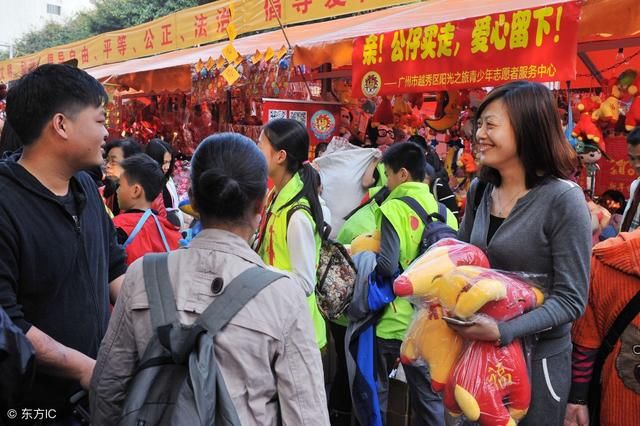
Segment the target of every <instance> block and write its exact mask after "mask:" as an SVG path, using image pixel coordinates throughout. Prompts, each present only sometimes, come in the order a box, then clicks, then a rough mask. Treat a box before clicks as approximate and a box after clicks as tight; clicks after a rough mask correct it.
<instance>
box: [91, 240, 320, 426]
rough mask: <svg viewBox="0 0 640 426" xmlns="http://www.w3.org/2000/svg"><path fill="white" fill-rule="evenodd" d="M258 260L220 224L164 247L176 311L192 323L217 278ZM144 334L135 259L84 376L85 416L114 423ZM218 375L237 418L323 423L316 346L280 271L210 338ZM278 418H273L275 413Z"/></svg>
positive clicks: (303, 305) (146, 318)
mask: <svg viewBox="0 0 640 426" xmlns="http://www.w3.org/2000/svg"><path fill="white" fill-rule="evenodd" d="M254 265H260V266H264V263H263V262H262V260H261V259H260V257H259V256H258V255H257V254H256V253H255V252H253V251H252V250H251V249H250V247H249V246H248V245H247V243H246V242H245V241H244V240H243V239H242V238H240V237H238V236H237V235H235V234H232V233H229V232H226V231H222V230H213V229H209V230H204V231H202V232H201V233H200V234H199V235H198V236H197V237H196V238H195V239H194V240H193V241H192V242H191V247H190V248H189V249H186V250H178V251H175V252H172V253H171V254H170V255H169V271H170V279H171V283H172V284H173V288H174V292H175V295H176V302H177V303H176V304H177V307H178V318H179V320H180V322H182V323H183V324H192V323H193V322H194V321H195V320H196V318H197V317H198V315H200V314H201V313H202V311H204V310H205V309H206V308H207V306H209V304H210V303H211V302H212V301H213V300H214V298H215V297H214V295H213V293H212V291H211V283H212V281H213V279H214V278H215V277H221V278H222V279H223V280H224V286H226V285H227V284H228V283H230V282H231V280H232V279H233V278H234V277H236V276H237V275H239V274H240V273H241V272H243V271H244V270H246V269H248V268H249V267H251V266H254ZM151 336H152V329H151V319H150V315H149V309H148V301H147V295H146V292H145V286H144V281H143V272H142V260H141V259H140V260H138V261H136V262H134V263H133V264H132V265H131V266H130V267H129V270H128V271H127V275H126V278H125V282H124V285H123V287H122V290H121V293H120V296H119V297H118V301H117V303H116V306H115V309H114V311H113V314H112V317H111V321H110V322H109V328H108V330H107V334H106V336H105V337H104V340H103V341H102V344H101V346H100V352H99V354H98V360H97V364H96V368H95V370H94V374H93V379H92V381H91V394H90V396H91V413H92V424H94V425H99V426H100V425H113V424H117V422H118V419H119V417H120V413H121V410H122V404H123V400H124V398H125V391H126V389H127V385H128V384H129V381H130V380H131V378H132V374H133V372H134V370H135V368H136V365H137V363H138V361H139V360H140V359H141V357H142V355H143V353H144V350H145V348H146V346H147V343H148V342H149V340H150V338H151ZM215 343H216V345H215V353H216V359H217V360H218V365H219V367H220V370H221V371H222V375H223V377H224V381H225V383H226V385H227V388H228V390H229V395H230V396H231V398H232V399H233V402H234V405H235V407H236V410H237V412H238V415H239V417H240V420H241V422H242V424H243V425H276V424H284V425H328V424H329V417H328V412H327V408H326V407H327V401H326V396H325V390H324V378H323V372H322V363H321V359H320V352H319V350H318V347H317V345H316V343H315V339H314V332H313V325H312V323H311V315H310V314H309V310H308V306H307V300H306V298H305V295H304V293H303V291H302V289H301V288H300V286H299V285H297V284H296V283H295V282H294V281H293V280H292V279H290V278H281V279H279V280H277V281H275V282H274V283H272V284H271V285H269V286H268V287H267V288H266V289H264V290H262V291H261V292H260V293H259V294H258V295H257V296H256V297H255V298H254V299H252V300H251V301H250V302H249V303H247V305H246V306H245V307H244V308H243V309H242V310H241V311H240V312H239V313H238V314H237V315H236V316H235V318H234V319H233V320H231V322H230V323H229V325H228V326H227V327H226V328H225V329H223V330H222V331H221V332H220V333H219V334H218V336H217V337H216V339H215ZM278 419H281V423H279V420H278Z"/></svg>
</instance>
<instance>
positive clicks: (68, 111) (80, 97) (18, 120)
mask: <svg viewBox="0 0 640 426" xmlns="http://www.w3.org/2000/svg"><path fill="white" fill-rule="evenodd" d="M107 100H108V97H107V92H105V90H104V87H102V85H101V84H100V83H99V82H98V80H96V79H95V78H93V77H92V76H90V75H89V74H87V73H86V72H85V71H83V70H81V69H78V68H74V67H72V66H69V65H62V64H46V65H41V66H39V67H38V68H36V69H34V70H33V71H31V72H29V73H28V74H25V75H24V76H22V77H21V78H20V79H19V80H18V81H17V82H16V83H14V84H12V85H11V88H10V89H9V93H8V95H7V121H8V122H9V123H11V126H12V127H13V130H14V131H15V132H16V134H17V135H18V137H19V138H20V140H21V141H22V143H23V145H25V146H28V145H30V144H32V143H33V142H34V141H35V140H36V139H38V138H39V137H40V135H41V134H42V130H43V129H44V127H45V125H46V123H47V122H48V121H49V120H51V118H52V117H53V116H54V115H55V114H57V113H63V114H65V115H66V116H68V117H71V118H72V117H73V116H74V115H75V114H77V113H78V112H80V111H81V110H83V109H85V108H87V107H95V108H99V107H100V106H101V105H104V104H105V103H106V102H107Z"/></svg>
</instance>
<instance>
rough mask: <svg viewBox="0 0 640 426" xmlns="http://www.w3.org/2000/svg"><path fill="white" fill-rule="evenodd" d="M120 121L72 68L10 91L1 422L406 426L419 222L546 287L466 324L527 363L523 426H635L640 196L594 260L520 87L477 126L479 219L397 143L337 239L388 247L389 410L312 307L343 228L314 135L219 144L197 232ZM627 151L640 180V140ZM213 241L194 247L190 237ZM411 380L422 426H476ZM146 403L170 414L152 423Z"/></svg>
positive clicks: (166, 157) (365, 184) (565, 171)
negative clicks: (326, 193) (331, 237)
mask: <svg viewBox="0 0 640 426" xmlns="http://www.w3.org/2000/svg"><path fill="white" fill-rule="evenodd" d="M106 101H107V94H106V92H105V90H104V88H103V87H102V85H101V84H100V83H99V82H98V81H96V80H95V79H94V78H93V77H91V76H89V75H88V74H87V73H86V72H84V71H82V70H80V69H77V68H74V67H71V66H68V65H53V64H49V65H42V66H39V67H38V68H36V69H34V70H33V71H31V72H29V73H28V74H26V75H25V76H23V77H22V78H20V79H19V80H18V81H16V82H14V83H12V85H11V87H10V89H9V91H8V94H7V105H6V123H4V128H3V130H2V136H1V139H0V146H1V147H2V151H3V160H1V161H0V185H1V187H2V189H3V196H2V197H0V252H1V253H2V255H1V256H0V306H1V308H2V309H1V310H0V330H1V333H0V410H2V411H1V412H0V424H3V423H7V424H14V423H11V422H15V424H56V425H78V424H87V423H88V422H89V421H90V422H91V423H92V424H95V425H111V424H196V423H197V422H198V421H199V422H200V424H213V423H215V424H218V423H219V424H223V423H224V424H243V425H275V424H286V425H302V424H305V425H316V424H318V425H328V424H332V425H339V426H341V425H351V424H355V422H356V419H357V421H359V423H360V424H363V425H364V424H371V425H377V424H387V414H388V411H389V407H388V401H389V399H390V392H393V391H392V390H391V389H390V386H389V381H390V376H394V375H396V374H397V370H398V368H399V358H400V351H401V345H402V343H403V340H404V339H405V336H406V334H407V330H408V329H409V326H410V324H411V321H412V318H413V317H414V314H415V310H416V307H415V306H414V305H412V304H411V303H410V302H409V301H408V300H407V299H405V298H400V297H395V295H393V293H392V292H391V290H390V289H391V288H392V286H391V283H392V282H393V280H394V278H396V277H397V276H398V274H399V273H401V272H402V271H403V270H405V269H406V268H408V267H409V265H411V263H412V262H413V261H414V260H415V259H416V258H417V257H419V256H420V255H421V254H422V250H423V249H424V247H423V243H424V242H423V233H424V232H423V231H424V230H425V227H426V225H427V223H426V221H424V220H419V221H415V220H413V219H415V216H416V215H417V217H420V218H422V215H421V213H422V212H423V211H424V212H426V215H436V217H437V219H438V220H440V221H441V222H442V224H443V226H446V227H447V229H448V230H449V232H451V233H452V234H454V235H457V238H458V239H459V240H460V241H464V242H467V243H471V244H472V245H474V246H476V247H478V248H480V249H481V250H482V251H483V252H484V253H486V256H487V258H488V259H489V261H490V264H491V265H492V267H493V268H496V269H500V270H503V271H514V272H516V271H526V272H528V273H532V274H540V275H543V276H545V277H546V279H545V280H544V282H543V284H542V286H543V290H544V292H545V296H546V297H545V300H544V303H542V304H541V305H540V306H538V307H537V308H535V309H532V310H531V311H529V312H527V313H524V314H523V315H520V316H517V317H515V318H513V319H510V320H508V321H496V320H493V319H491V318H488V317H478V318H477V319H476V320H475V322H474V323H473V324H464V325H455V324H450V325H449V326H450V327H451V328H452V329H453V330H454V331H455V332H456V333H457V334H458V335H459V336H460V337H462V338H464V339H466V340H469V341H485V342H492V344H495V346H496V347H504V346H507V345H509V344H510V343H511V342H513V341H515V340H518V339H520V340H522V341H524V342H527V344H528V345H529V347H530V348H531V356H530V359H529V360H528V363H529V364H528V372H529V377H530V381H531V402H530V405H529V409H528V412H527V413H526V415H525V416H524V418H523V420H522V421H521V422H520V424H523V425H561V424H564V425H567V426H569V425H581V426H586V425H588V424H590V423H589V422H590V420H591V424H597V423H598V422H600V423H602V424H609V425H631V424H635V422H636V419H635V418H636V416H635V414H637V413H640V395H639V394H640V375H639V374H638V369H639V368H640V367H639V366H640V357H639V356H638V351H637V348H638V347H639V346H638V345H640V331H639V328H638V327H639V326H640V322H639V321H640V320H639V319H638V318H636V316H637V315H636V314H637V312H638V305H640V300H638V299H639V298H638V297H637V294H638V291H639V290H640V285H639V284H640V280H639V277H640V261H639V259H640V230H636V228H638V226H639V224H640V209H639V208H638V207H639V204H640V185H638V183H637V182H638V181H634V183H633V184H632V186H631V200H630V202H629V203H627V204H626V208H625V207H624V204H625V201H624V197H623V198H622V199H620V197H619V195H617V194H614V193H609V194H603V196H602V197H601V200H602V202H601V205H602V206H604V207H605V208H607V209H608V210H609V211H610V212H611V213H613V212H615V214H618V215H619V218H618V219H617V222H612V223H611V226H610V228H611V229H608V230H606V232H605V231H604V230H600V231H599V234H598V241H599V240H605V241H603V242H602V243H600V244H597V245H596V246H595V248H593V247H592V246H593V243H594V239H593V238H594V228H593V217H592V216H593V211H594V209H590V207H589V204H588V203H587V201H585V194H584V193H583V190H582V189H581V188H580V187H579V186H578V185H577V184H576V183H574V182H573V181H572V180H571V178H572V176H574V173H575V171H576V167H577V156H576V153H575V151H574V150H573V148H572V147H571V146H570V144H569V143H568V142H567V140H566V138H565V136H564V132H563V128H562V124H561V120H560V116H559V114H558V109H557V105H556V101H555V99H554V97H553V95H552V93H551V92H550V91H549V90H548V89H547V88H546V87H545V86H543V85H541V84H538V83H531V82H525V81H517V82H512V83H508V84H505V85H504V86H501V87H497V88H495V89H494V90H492V91H491V92H490V93H489V95H488V96H487V97H486V99H484V100H483V102H482V103H481V105H480V106H479V108H478V110H477V112H476V119H475V123H474V146H475V155H476V160H477V162H478V164H479V166H480V171H479V174H478V178H477V179H475V180H474V181H473V183H472V184H471V187H470V189H469V192H468V195H467V200H468V201H467V202H466V208H465V209H464V214H462V212H461V209H460V207H459V206H458V203H457V202H456V197H455V195H454V194H453V192H452V191H451V188H450V187H449V184H448V176H447V173H446V170H444V168H443V167H442V162H441V161H440V159H439V158H438V156H437V154H436V153H435V152H434V151H433V149H432V147H430V146H429V145H428V144H427V143H426V141H425V139H424V138H423V137H421V136H418V135H413V136H410V137H407V138H406V141H403V142H395V140H394V139H393V138H391V137H390V136H391V135H389V132H390V130H389V129H386V128H384V126H379V127H377V130H376V132H377V133H376V136H377V137H376V138H374V139H377V142H378V143H377V149H378V151H377V154H375V156H374V160H373V161H372V162H371V163H370V165H369V167H368V168H367V170H366V171H365V172H364V174H363V176H362V178H361V182H360V184H361V186H362V190H363V192H365V193H366V196H365V198H364V199H363V200H362V202H361V204H360V205H359V206H357V208H356V209H354V210H353V211H352V213H351V214H349V216H348V217H347V218H345V219H346V221H345V223H344V225H343V226H342V229H340V230H335V231H338V232H337V240H338V241H339V243H342V244H344V245H345V246H347V247H348V246H349V245H350V244H351V243H352V242H353V240H354V239H355V238H356V237H357V236H358V235H359V234H360V233H362V231H366V232H370V233H377V235H378V237H377V239H378V241H379V244H378V247H377V248H376V250H375V255H372V256H373V257H371V258H369V259H370V262H369V263H368V264H367V266H366V267H361V264H360V263H359V264H358V280H359V281H362V280H363V278H362V277H363V276H364V281H365V282H367V278H368V279H369V280H370V281H371V280H373V281H375V283H376V284H375V286H376V287H375V288H376V291H379V292H380V293H381V294H382V293H384V292H385V291H386V292H387V293H386V296H385V298H383V300H384V302H382V303H379V304H378V305H377V307H376V308H375V309H371V311H372V312H371V313H370V316H369V318H370V321H371V323H372V324H373V327H374V331H373V334H372V337H371V342H372V347H373V348H374V350H373V353H370V354H369V355H370V357H371V358H372V359H373V363H372V365H373V366H374V369H373V371H371V374H372V377H374V379H375V380H374V382H373V386H374V389H375V398H374V397H373V396H372V395H368V394H360V395H355V394H356V392H355V391H354V386H356V385H357V383H356V384H354V381H353V380H352V377H349V375H350V373H349V372H350V371H351V370H352V368H353V367H352V365H350V364H351V359H350V357H349V348H348V347H347V346H348V342H349V339H350V333H351V330H352V329H351V328H350V327H349V318H347V317H346V316H344V315H343V316H342V317H340V318H338V319H335V320H327V319H326V318H325V316H324V315H323V313H322V312H321V310H320V309H319V306H318V303H317V300H316V298H317V295H316V287H317V284H318V265H319V263H320V256H321V252H322V250H323V247H324V246H325V244H326V242H327V235H328V234H329V232H330V231H331V225H332V223H333V222H334V221H332V217H331V211H330V209H329V208H327V205H326V203H325V202H324V200H323V186H322V182H321V179H320V176H321V174H320V173H319V172H318V170H317V169H318V166H317V164H314V163H310V162H309V161H308V157H309V151H310V144H309V135H308V133H307V129H306V128H305V126H304V125H303V124H301V123H300V122H298V121H295V120H288V119H278V120H273V121H270V122H269V123H267V124H266V125H265V126H264V128H263V130H262V133H261V135H260V138H259V141H258V143H257V144H256V143H254V142H253V141H252V140H250V139H248V138H247V137H244V136H242V135H239V134H232V133H219V134H214V135H211V136H208V137H206V138H204V140H203V141H202V142H201V143H200V144H199V145H198V147H197V149H196V151H195V153H194V154H193V158H192V161H191V170H190V177H191V185H190V189H189V200H190V205H191V208H192V213H193V215H194V216H195V218H192V217H190V216H189V215H186V214H185V213H183V212H182V211H181V209H180V200H179V197H178V194H177V192H176V187H175V184H174V183H173V180H172V171H173V164H174V155H173V151H172V148H171V146H169V145H168V144H167V143H166V142H164V141H163V140H160V139H154V140H151V141H150V142H149V143H148V144H146V145H144V146H142V145H141V144H139V143H137V142H135V141H132V140H116V141H110V142H109V143H106V144H105V141H106V138H107V131H106V129H105V111H104V104H105V102H106ZM407 136H409V135H407ZM628 146H629V160H630V161H631V163H632V164H633V166H634V167H635V168H636V170H637V171H638V173H639V174H640V128H636V129H635V130H634V131H632V132H631V133H630V134H629V136H628ZM326 149H327V147H326V146H318V147H317V148H316V151H315V155H316V156H317V157H320V156H322V155H324V150H326ZM329 155H339V154H329ZM268 180H270V181H271V182H272V184H273V187H272V188H271V189H268ZM443 209H444V210H443ZM443 212H444V213H443ZM192 221H193V223H192ZM195 222H197V223H198V229H199V232H197V235H195V236H193V234H189V236H188V237H187V233H186V232H183V233H181V231H185V230H187V229H188V228H189V227H190V226H193V224H194V223H195ZM190 223H191V225H190ZM616 223H618V224H619V227H618V226H617V225H616ZM607 237H609V238H608V239H606V238H607ZM152 253H156V255H150V254H152ZM141 258H142V259H141ZM154 268H155V269H154ZM367 268H369V269H368V270H367ZM274 271H275V272H276V273H275V274H274ZM365 271H367V272H365ZM248 276H251V277H253V278H252V279H251V280H250V279H248V278H247V277H248ZM262 281H264V283H262V284H261V286H260V287H256V286H257V284H256V285H255V286H252V282H253V283H256V282H262ZM378 286H379V287H378ZM254 287H255V288H254ZM372 291H373V290H372ZM369 299H370V300H371V294H370V295H369ZM216 301H220V302H221V303H219V304H216ZM634 301H635V302H634ZM354 303H355V302H354ZM236 305H237V306H236ZM209 307H212V309H208V308H209ZM214 308H215V309H214ZM234 309H235V310H234ZM621 312H623V314H624V315H620V313H621ZM225 315H226V316H225ZM223 318H224V319H223ZM621 318H622V319H621ZM178 323H179V324H181V325H182V327H176V325H177V324H178ZM172 325H173V326H172ZM205 336H209V337H210V339H209V341H210V344H209V346H207V345H206V344H205V343H204V342H205V341H207V338H206V337H205ZM214 338H215V345H214V344H213V341H214ZM433 344H434V345H435V344H438V342H434V343H433ZM185 348H186V349H185ZM331 348H333V349H331ZM330 350H333V351H335V357H336V359H337V362H336V364H337V365H336V366H335V368H333V369H332V371H331V373H333V374H332V375H330V374H328V373H329V364H330V363H329V362H327V360H328V359H329V358H331V357H330V356H329V353H328V352H329V351H330ZM154 351H155V352H154ZM163 351H164V352H163ZM195 352H197V356H194V353H195ZM158 353H160V354H161V356H160V355H157V356H156V357H154V354H158ZM167 365H175V366H176V367H175V368H174V367H171V368H174V369H173V370H167V369H164V370H163V368H169V367H166V366H167ZM185 369H186V373H185ZM401 369H402V370H403V372H404V376H405V378H406V383H407V387H408V392H409V395H410V401H411V404H410V411H412V413H413V414H412V415H411V419H412V423H413V424H416V425H444V424H449V425H453V424H461V422H463V420H461V419H459V418H455V417H453V416H451V415H450V414H449V413H447V412H446V410H445V408H444V404H443V400H442V396H441V395H440V394H439V393H438V392H435V391H434V389H433V388H432V385H431V378H430V372H429V368H428V366H425V365H408V364H406V365H402V368H401ZM180 377H182V378H183V379H184V380H183V381H184V383H182V382H179V381H178V380H179V378H180ZM185 377H186V379H185ZM208 386H215V388H213V389H212V388H207V387H208ZM140 389H145V390H146V391H147V393H144V394H141V393H140ZM201 389H207V391H206V392H205V395H204V396H202V395H201V394H200V392H199V390H201ZM594 389H595V390H594ZM83 390H84V392H83ZM149 395H155V397H156V398H158V399H156V400H153V401H155V402H154V403H153V404H150V403H148V404H144V402H145V401H147V402H148V401H150V399H148V398H151V396H149ZM158 395H160V396H158ZM354 395H355V396H354ZM145 398H146V399H145ZM374 399H375V401H376V403H375V404H368V402H370V401H369V400H374ZM194 400H195V402H194ZM140 401H142V404H138V402H140ZM189 401H191V402H189ZM136 404H138V405H136ZM158 407H161V408H158ZM371 407H373V408H371ZM145 416H147V417H145ZM148 416H151V417H148ZM153 416H155V417H153ZM150 419H156V420H155V421H154V420H150ZM203 419H209V420H203ZM161 420H162V421H164V422H165V423H162V422H161ZM145 422H146V423H145ZM194 422H196V423H194Z"/></svg>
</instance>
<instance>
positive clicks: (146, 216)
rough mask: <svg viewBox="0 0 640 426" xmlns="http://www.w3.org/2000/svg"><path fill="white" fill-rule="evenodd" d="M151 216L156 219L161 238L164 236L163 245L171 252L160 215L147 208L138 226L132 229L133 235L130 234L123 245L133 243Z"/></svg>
mask: <svg viewBox="0 0 640 426" xmlns="http://www.w3.org/2000/svg"><path fill="white" fill-rule="evenodd" d="M149 218H153V220H154V221H155V223H156V228H157V229H158V233H160V238H162V245H163V246H164V248H165V250H166V251H167V252H170V251H171V248H170V247H169V243H168V242H167V237H165V235H164V231H163V230H162V225H160V221H159V220H158V217H157V216H156V215H155V214H154V213H153V211H151V209H147V210H145V212H144V214H143V215H142V217H141V218H140V220H139V221H138V223H137V224H136V227H135V228H133V231H131V235H129V237H128V238H127V241H125V242H124V244H123V246H124V247H125V248H126V247H128V246H129V244H131V243H132V242H133V240H135V239H136V237H137V236H138V233H139V232H140V231H141V230H142V228H143V227H144V224H145V223H147V220H148V219H149Z"/></svg>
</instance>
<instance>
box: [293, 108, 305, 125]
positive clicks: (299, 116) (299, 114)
mask: <svg viewBox="0 0 640 426" xmlns="http://www.w3.org/2000/svg"><path fill="white" fill-rule="evenodd" d="M289 118H290V119H292V120H296V121H299V122H300V123H302V124H303V125H304V127H307V111H289Z"/></svg>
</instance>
